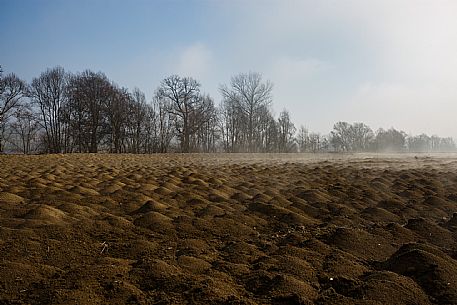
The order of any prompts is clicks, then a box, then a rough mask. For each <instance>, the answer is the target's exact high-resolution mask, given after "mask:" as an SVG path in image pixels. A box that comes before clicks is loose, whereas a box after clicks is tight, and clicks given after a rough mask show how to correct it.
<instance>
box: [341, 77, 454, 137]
mask: <svg viewBox="0 0 457 305" xmlns="http://www.w3.org/2000/svg"><path fill="white" fill-rule="evenodd" d="M456 96H457V89H456V88H452V87H447V88H446V87H442V86H436V85H433V84H430V85H427V86H424V87H421V88H418V87H416V86H407V85H400V84H396V83H378V84H375V83H365V84H362V85H361V86H360V87H359V88H358V89H357V90H356V91H355V93H354V95H353V96H352V97H351V98H350V99H349V100H347V101H346V103H345V104H344V105H345V107H344V109H343V110H342V111H341V115H342V116H343V117H345V118H346V119H347V120H348V121H364V122H366V123H368V124H369V125H371V127H372V128H378V127H384V128H389V127H395V128H398V129H402V130H404V131H406V132H411V133H414V134H418V133H422V132H425V133H429V134H438V135H441V136H454V135H455V134H457V126H455V124H454V121H455V120H454V118H455V114H456V113H457V104H456V103H455V102H454V101H455V97H456Z"/></svg>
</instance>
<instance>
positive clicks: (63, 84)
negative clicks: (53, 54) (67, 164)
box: [31, 67, 68, 153]
mask: <svg viewBox="0 0 457 305" xmlns="http://www.w3.org/2000/svg"><path fill="white" fill-rule="evenodd" d="M67 80H68V77H67V74H66V73H65V71H64V69H63V68H61V67H56V68H53V69H48V70H47V71H46V72H43V73H41V75H40V77H38V78H35V79H33V81H32V85H31V97H32V99H33V101H34V103H35V104H36V105H38V107H39V109H40V116H41V117H40V121H41V124H42V125H43V127H44V130H45V132H46V144H47V147H48V151H49V152H50V153H60V152H65V151H66V150H65V149H66V147H65V145H64V144H65V143H64V139H65V134H64V133H65V130H66V129H65V126H64V124H65V122H63V107H64V105H65V102H66V97H67V96H66V90H67Z"/></svg>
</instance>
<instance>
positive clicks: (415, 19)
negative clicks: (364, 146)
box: [0, 0, 457, 138]
mask: <svg viewBox="0 0 457 305" xmlns="http://www.w3.org/2000/svg"><path fill="white" fill-rule="evenodd" d="M0 8H1V9H0V37H2V42H1V44H0V65H1V66H2V67H3V69H4V71H5V72H6V73H9V72H14V73H16V74H17V75H18V76H19V77H21V78H23V79H25V80H27V81H31V80H32V78H34V77H37V76H39V74H40V73H41V72H43V71H45V70H46V68H52V67H54V66H62V67H64V68H65V69H66V70H68V71H71V72H78V71H83V70H85V69H91V70H94V71H102V72H104V73H105V74H106V75H107V76H108V77H109V78H110V79H112V80H113V81H115V82H116V83H118V84H119V85H121V86H126V87H128V88H130V89H133V88H134V87H138V88H140V89H141V90H142V91H144V92H145V93H146V96H147V99H148V100H151V97H152V94H153V92H154V90H155V89H156V88H157V86H158V85H159V84H160V81H161V80H162V79H163V78H164V77H166V76H168V75H171V74H180V75H183V76H192V77H194V78H195V79H197V80H198V81H199V82H200V83H201V84H202V89H203V91H205V92H207V93H209V94H210V95H211V96H212V97H213V98H214V99H215V102H216V104H219V102H220V100H221V96H220V94H219V91H218V88H219V86H220V84H223V83H228V82H229V81H230V77H231V76H233V75H235V74H238V73H240V72H249V71H257V72H260V73H261V74H262V75H263V77H264V78H265V79H268V80H271V81H272V82H273V83H274V88H273V96H274V103H273V107H274V111H275V113H276V114H278V113H279V112H280V111H281V110H282V109H283V108H286V109H287V110H289V111H290V113H291V116H292V120H293V121H294V122H295V123H296V125H297V127H298V126H299V125H301V124H303V125H304V126H306V127H308V128H309V129H310V130H312V131H317V132H320V133H323V134H327V133H328V132H329V131H330V130H331V129H332V126H333V124H334V123H335V122H337V121H348V122H364V123H366V124H367V125H369V126H370V127H372V128H373V130H376V129H377V128H379V127H383V128H386V129H387V128H390V127H395V128H397V129H401V130H403V131H405V132H407V133H411V134H420V133H427V134H429V135H432V134H437V135H439V136H443V137H454V138H457V124H455V123H454V122H455V119H454V116H455V115H456V114H457V86H456V84H457V57H456V56H455V54H457V41H456V40H455V37H457V2H453V1H412V0H411V1H406V0H400V1H370V2H369V3H368V2H367V1H356V0H352V1H344V3H343V1H319V2H317V1H310V0H309V1H308V0H306V1H305V0H303V1H298V0H289V1H279V0H278V1H272V0H271V1H270V0H265V1H260V0H259V1H254V0H252V1H239V0H236V1H216V0H201V1H183V0H176V1H145V0H144V1H143V0H136V1H129V2H123V1H107V0H98V1H88V0H85V1H57V0H54V1H51V0H49V1H32V0H30V1H25V0H20V1H7V0H0Z"/></svg>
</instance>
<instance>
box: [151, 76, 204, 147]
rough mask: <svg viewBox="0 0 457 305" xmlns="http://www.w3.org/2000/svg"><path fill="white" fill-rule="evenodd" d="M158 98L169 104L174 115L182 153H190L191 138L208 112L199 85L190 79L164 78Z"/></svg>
mask: <svg viewBox="0 0 457 305" xmlns="http://www.w3.org/2000/svg"><path fill="white" fill-rule="evenodd" d="M157 95H158V98H159V99H161V100H165V101H168V102H169V105H170V108H169V111H170V113H172V114H173V115H174V118H175V126H176V131H177V135H178V137H179V140H180V143H181V151H182V152H190V151H191V148H192V147H191V137H192V136H194V135H195V133H196V132H197V131H198V129H199V128H200V127H201V125H202V124H203V123H204V121H202V118H205V117H206V113H207V112H208V111H210V109H209V108H208V104H207V103H205V98H204V97H203V96H202V95H201V94H200V84H199V83H198V82H197V81H196V80H194V79H193V78H190V77H180V76H177V75H173V76H170V77H167V78H165V79H164V80H163V81H162V83H161V85H160V87H159V89H158V90H157Z"/></svg>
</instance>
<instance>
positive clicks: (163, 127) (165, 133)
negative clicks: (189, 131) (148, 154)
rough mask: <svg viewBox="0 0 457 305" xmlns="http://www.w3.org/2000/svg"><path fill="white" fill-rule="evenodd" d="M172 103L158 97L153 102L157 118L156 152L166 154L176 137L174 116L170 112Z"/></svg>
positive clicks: (155, 128)
mask: <svg viewBox="0 0 457 305" xmlns="http://www.w3.org/2000/svg"><path fill="white" fill-rule="evenodd" d="M170 103H171V102H170V101H167V100H164V99H161V98H160V96H159V95H156V96H155V97H154V100H153V109H154V113H155V116H156V124H155V126H154V138H155V139H156V141H155V142H156V145H155V149H154V152H159V153H166V152H168V149H169V147H170V143H171V140H172V139H173V137H174V120H175V119H174V115H173V114H172V112H171V111H170V108H171V105H170Z"/></svg>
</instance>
